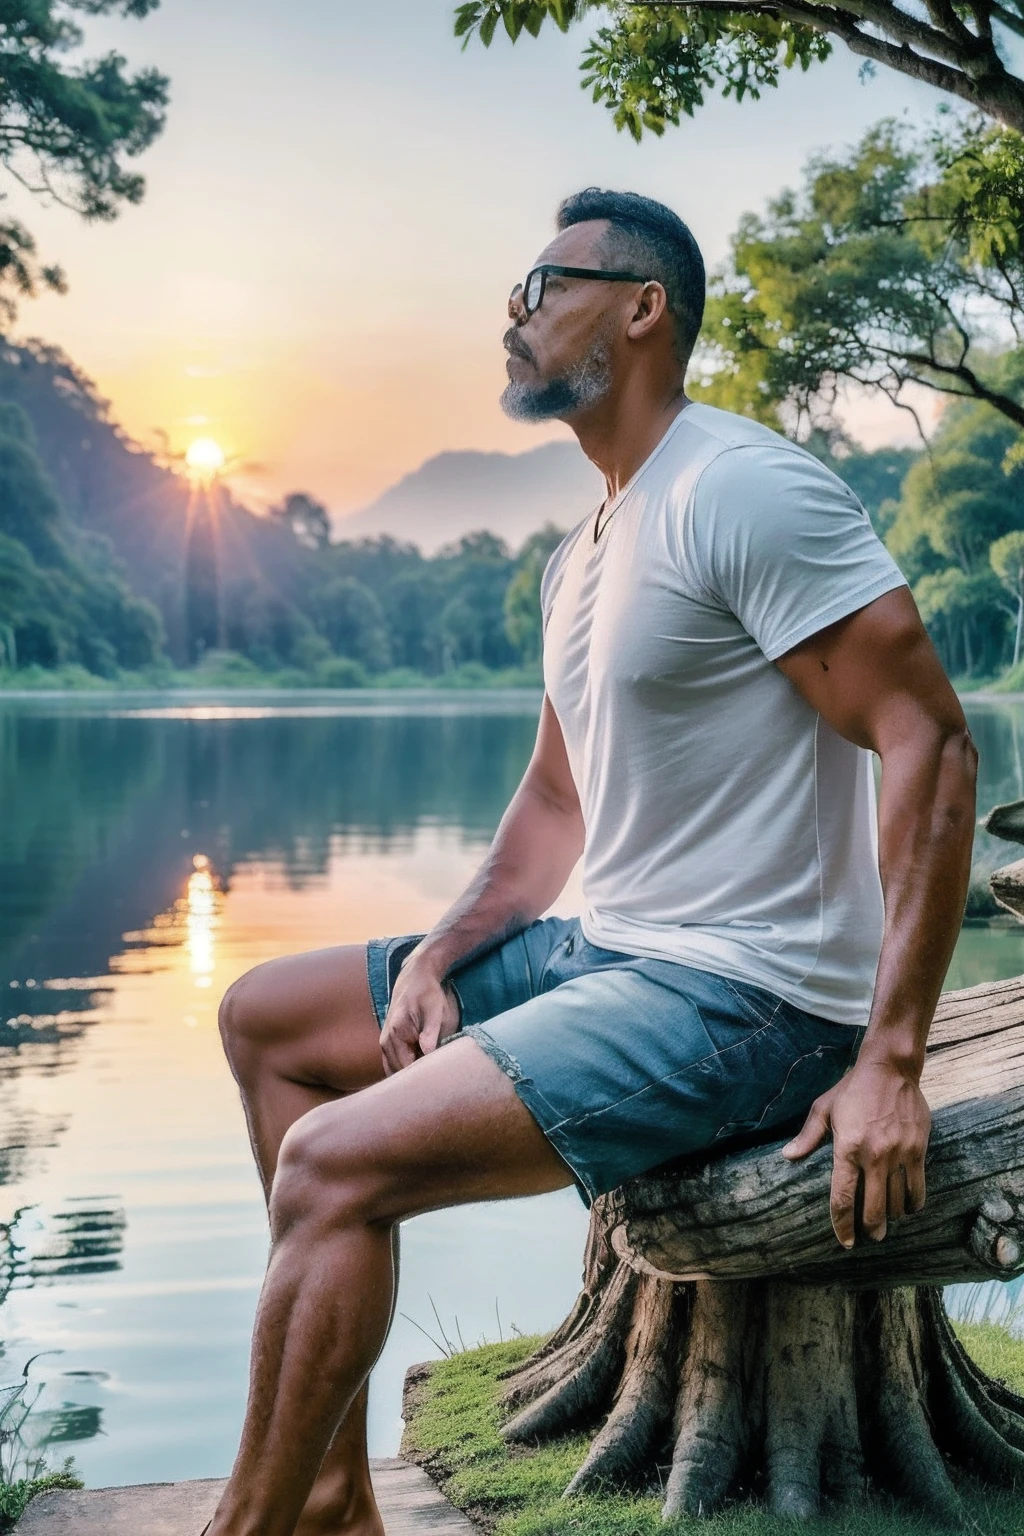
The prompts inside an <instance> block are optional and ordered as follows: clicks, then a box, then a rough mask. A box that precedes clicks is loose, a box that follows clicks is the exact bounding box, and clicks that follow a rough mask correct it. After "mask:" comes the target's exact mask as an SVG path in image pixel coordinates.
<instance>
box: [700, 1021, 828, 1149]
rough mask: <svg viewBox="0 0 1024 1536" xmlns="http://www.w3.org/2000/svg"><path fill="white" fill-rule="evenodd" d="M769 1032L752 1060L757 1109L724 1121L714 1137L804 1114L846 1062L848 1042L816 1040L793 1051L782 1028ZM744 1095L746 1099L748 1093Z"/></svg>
mask: <svg viewBox="0 0 1024 1536" xmlns="http://www.w3.org/2000/svg"><path fill="white" fill-rule="evenodd" d="M771 1033H772V1035H773V1038H772V1040H771V1041H770V1042H768V1041H765V1040H762V1042H761V1050H760V1051H758V1053H757V1058H756V1059H755V1060H754V1061H753V1062H752V1070H753V1071H754V1072H756V1073H757V1077H758V1081H759V1086H760V1089H761V1091H760V1093H759V1095H758V1101H759V1102H758V1110H757V1113H756V1114H748V1115H746V1116H745V1117H743V1118H739V1117H737V1118H736V1119H734V1120H733V1119H730V1120H727V1121H725V1122H724V1123H723V1124H722V1125H721V1126H720V1128H719V1130H718V1131H717V1133H716V1135H715V1138H714V1139H715V1141H720V1140H722V1139H724V1138H726V1137H732V1136H752V1135H757V1134H758V1133H759V1132H764V1131H768V1130H771V1129H773V1128H775V1127H777V1126H781V1125H786V1124H788V1123H789V1122H790V1121H792V1120H795V1119H797V1118H799V1117H801V1116H803V1115H806V1113H807V1111H808V1110H809V1109H810V1107H811V1105H812V1104H813V1103H814V1100H815V1099H816V1098H818V1096H819V1095H820V1094H822V1093H825V1092H826V1091H827V1090H828V1089H829V1088H832V1087H834V1085H835V1084H836V1083H837V1082H838V1081H839V1079H840V1078H841V1077H842V1075H843V1073H844V1072H845V1071H846V1069H847V1068H848V1067H849V1065H850V1061H851V1054H852V1053H851V1046H850V1045H848V1044H846V1043H845V1042H844V1043H838V1042H833V1041H819V1042H818V1043H817V1044H815V1045H809V1046H808V1047H807V1049H805V1050H803V1051H798V1052H797V1053H796V1054H794V1052H793V1047H792V1041H791V1040H789V1039H788V1038H787V1036H786V1034H785V1032H784V1031H783V1030H781V1029H779V1030H777V1031H776V1030H773V1031H772V1032H771ZM852 1033H853V1031H852V1030H851V1034H852ZM744 1098H746V1099H747V1101H748V1103H749V1095H744Z"/></svg>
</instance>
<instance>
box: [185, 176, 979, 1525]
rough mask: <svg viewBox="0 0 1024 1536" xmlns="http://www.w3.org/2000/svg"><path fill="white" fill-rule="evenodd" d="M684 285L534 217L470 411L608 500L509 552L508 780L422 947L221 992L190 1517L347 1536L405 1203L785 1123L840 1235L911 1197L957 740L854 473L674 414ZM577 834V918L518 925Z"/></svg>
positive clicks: (548, 1176)
mask: <svg viewBox="0 0 1024 1536" xmlns="http://www.w3.org/2000/svg"><path fill="white" fill-rule="evenodd" d="M703 302H704V272H703V264H702V262H701V258H700V254H699V251H698V250H697V247H696V245H695V243H694V241H693V238H692V236H691V235H690V233H689V231H688V230H687V228H686V226H685V225H684V224H682V222H681V221H680V220H679V219H678V218H677V217H676V216H675V215H674V214H673V213H671V212H670V210H668V209H667V208H664V207H662V206H661V205H660V204H658V203H653V202H651V201H650V200H648V199H645V198H642V197H638V196H635V195H632V194H616V193H605V192H601V191H599V190H598V189H596V188H591V189H589V190H587V191H585V192H582V193H580V194H579V195H578V196H576V197H573V198H570V199H569V200H568V201H567V202H565V203H564V204H563V205H562V207H561V209H560V210H559V216H558V234H557V235H556V237H555V239H554V240H553V241H552V242H551V243H550V245H549V246H548V247H547V249H546V250H545V251H544V252H543V253H542V254H541V257H540V261H539V263H538V266H537V268H535V269H534V271H533V272H532V273H531V274H530V276H529V278H528V279H527V282H526V283H525V285H523V286H520V287H517V288H516V289H514V290H513V293H512V296H511V298H510V300H509V316H510V319H511V321H512V324H511V326H510V328H509V330H508V332H507V334H506V336H505V346H506V349H507V351H508V353H509V358H508V365H507V366H508V377H509V382H508V387H507V389H506V390H505V393H504V395H503V397H502V402H503V405H504V407H505V409H506V411H507V412H508V413H509V414H510V415H512V416H515V417H518V418H520V419H527V420H542V419H546V418H553V417H557V418H560V419H561V420H563V421H566V422H568V424H569V425H570V426H571V427H572V429H573V430H574V432H575V433H576V435H577V437H578V438H579V441H580V443H581V444H582V446H583V449H584V451H585V452H586V453H587V455H588V456H589V457H590V458H591V459H592V460H593V462H594V463H595V464H596V465H597V466H598V467H599V468H600V469H601V470H602V472H603V473H604V476H605V479H606V482H607V497H606V499H605V501H604V503H603V505H602V507H601V508H600V509H599V510H598V511H597V512H596V513H595V514H593V515H591V516H589V517H588V518H587V519H586V520H585V522H583V523H582V524H580V526H579V527H578V528H577V529H575V530H574V531H573V532H572V533H571V534H570V535H569V536H568V537H567V538H566V539H565V540H564V541H563V543H562V545H561V546H560V547H559V549H558V550H557V551H556V552H555V554H554V556H553V557H552V560H551V562H550V564H549V566H548V569H547V571H546V573H545V579H544V586H543V592H542V606H543V609H544V621H545V661H544V665H545V682H546V695H545V700H544V703H543V707H542V711H541V718H540V726H539V730H538V735H537V743H536V747H535V750H534V754H533V757H532V759H531V761H530V764H529V766H528V768H527V770H526V773H525V775H524V777H523V780H522V783H521V784H520V786H519V788H518V790H517V791H516V794H515V796H514V797H513V799H512V802H511V804H510V805H509V807H508V810H507V811H506V813H505V816H504V818H503V820H502V822H501V825H500V827H499V829H498V831H497V834H496V835H495V838H494V842H493V844H492V846H491V850H490V853H489V855H488V858H487V860H486V861H485V863H484V865H483V867H482V869H481V870H480V872H479V874H478V875H477V877H476V878H475V880H474V881H473V883H472V884H471V886H470V887H469V889H468V890H467V891H466V892H465V893H464V894H463V895H462V896H461V897H460V898H459V899H458V900H457V901H456V902H455V904H454V905H453V906H452V907H451V909H450V910H449V911H448V913H447V914H446V915H445V916H444V917H443V918H442V919H441V921H440V922H439V923H437V924H436V925H435V927H434V928H433V929H432V930H431V932H430V933H429V934H427V935H425V936H415V935H410V936H406V937H404V938H399V939H391V940H377V941H373V942H371V944H370V945H369V946H368V947H367V948H366V949H364V948H363V947H362V946H354V947H349V948H339V949H331V950H324V951H320V952H318V953H316V954H312V955H303V956H298V957H294V958H289V959H285V960H278V961H274V962H271V963H270V964H269V965H265V966H261V967H259V968H257V969H256V970H255V971H253V972H251V973H250V974H249V975H248V976H246V977H243V978H242V980H241V981H240V982H239V983H237V984H236V985H235V986H234V987H233V988H232V989H231V991H230V993H229V994H228V996H227V997H226V999H225V1002H224V1008H223V1015H222V1017H223V1032H224V1039H225V1045H226V1050H227V1054H228V1057H229V1060H230V1062H231V1066H232V1069H233V1071H234V1073H235V1075H236V1077H237V1079H238V1082H239V1084H240V1087H241V1091H242V1096H243V1100H244V1104H245V1110H246V1114H247V1117H248V1123H249V1128H250V1132H251V1137H252V1143H253V1148H254V1152H255V1155H256V1158H257V1161H258V1163H259V1167H260V1171H261V1174H262V1177H263V1182H264V1186H265V1188H266V1191H267V1195H268V1199H269V1205H270V1222H271V1234H272V1240H273V1245H272V1251H271V1257H270V1263H269V1267H268V1271H267V1277H266V1282H265V1285H264V1288H263V1292H262V1296H261V1298H260V1304H259V1311H258V1314H257V1319H256V1330H255V1337H254V1344H253V1355H252V1375H251V1385H250V1397H249V1405H248V1411H247V1414H246V1420H245V1426H244V1431H243V1436H242V1444H241V1449H240V1451H239V1454H238V1459H237V1461H236V1463H235V1467H234V1471H233V1472H232V1475H231V1479H230V1482H229V1484H228V1487H227V1491H226V1492H225V1495H224V1497H223V1500H222V1502H221V1504H220V1507H219V1509H218V1512H217V1515H216V1517H215V1519H214V1521H213V1522H212V1525H211V1528H210V1529H211V1533H212V1536H256V1533H259V1536H292V1533H293V1532H299V1533H301V1536H314V1533H319V1536H342V1533H345V1536H381V1532H382V1530H383V1527H382V1525H381V1523H380V1517H379V1514H378V1512H377V1510H376V1508H375V1505H374V1502H373V1496H372V1493H371V1490H370V1483H369V1475H368V1470H367V1462H366V1442H365V1408H366V1381H367V1377H368V1374H369V1372H370V1369H371V1367H372V1366H373V1364H374V1361H375V1360H376V1358H377V1356H378V1353H379V1351H380V1349H381V1347H382V1345H383V1343H384V1340H385V1337H386V1335H387V1331H388V1327H389V1324H390V1321H391V1316H392V1309H393V1305H394V1293H395V1271H396V1263H397V1245H396V1233H397V1227H398V1223H399V1222H401V1221H402V1220H403V1219H405V1218H406V1217H410V1216H414V1215H416V1214H417V1213H419V1212H423V1211H427V1210H432V1209H437V1208H439V1207H444V1206H448V1205H454V1204H458V1203H461V1202H465V1201H474V1200H492V1199H500V1198H504V1197H509V1196H516V1195H527V1194H537V1193H540V1192H541V1191H544V1190H553V1189H558V1188H560V1187H563V1186H565V1185H568V1184H570V1183H571V1182H575V1183H576V1186H577V1188H578V1189H579V1190H580V1192H581V1194H582V1195H583V1197H584V1199H585V1200H591V1199H592V1198H593V1197H594V1196H595V1195H596V1194H598V1193H600V1192H603V1191H605V1190H607V1189H609V1188H612V1187H614V1186H615V1185H616V1184H618V1183H619V1182H621V1181H622V1179H624V1178H626V1177H628V1176H630V1175H632V1174H636V1173H639V1172H641V1171H643V1170H644V1169H647V1168H650V1167H652V1166H654V1165H656V1164H658V1163H660V1162H662V1161H665V1160H666V1159H668V1158H669V1157H671V1156H673V1155H676V1154H678V1153H682V1152H686V1151H693V1150H696V1149H699V1148H704V1147H710V1146H713V1145H716V1144H718V1145H721V1144H723V1143H725V1142H727V1141H729V1140H731V1139H732V1138H734V1137H737V1136H740V1137H743V1136H747V1135H749V1134H750V1133H753V1132H756V1133H758V1134H760V1135H764V1134H765V1133H767V1132H770V1131H771V1130H772V1129H775V1128H778V1127H781V1126H783V1125H787V1126H792V1125H793V1124H794V1116H796V1117H797V1118H796V1121H795V1124H796V1125H799V1124H800V1122H801V1120H802V1118H803V1116H804V1115H807V1111H808V1108H810V1113H809V1115H807V1119H806V1122H805V1123H804V1125H803V1129H802V1130H800V1131H799V1134H798V1135H797V1136H796V1137H795V1139H794V1140H793V1141H791V1142H790V1143H789V1145H788V1146H787V1147H786V1149H785V1155H787V1156H789V1157H791V1158H798V1157H802V1156H805V1155H806V1154H807V1153H808V1152H810V1151H811V1150H812V1148H814V1147H815V1146H817V1145H818V1144H819V1143H820V1142H821V1141H822V1140H823V1139H824V1137H825V1136H826V1135H827V1134H829V1133H831V1135H832V1138H833V1143H834V1178H833V1185H832V1218H833V1223H834V1226H835V1230H836V1235H837V1238H838V1240H839V1241H840V1242H841V1243H843V1244H845V1245H846V1246H851V1245H852V1244H853V1242H854V1240H855V1236H856V1235H857V1231H856V1229H855V1209H856V1208H857V1205H858V1201H859V1202H860V1205H861V1209H862V1216H861V1221H862V1229H863V1233H864V1234H866V1236H867V1237H868V1238H873V1239H876V1240H877V1239H880V1238H882V1237H883V1236H884V1233H885V1229H886V1222H887V1219H888V1218H891V1217H898V1216H901V1215H904V1214H906V1213H908V1212H912V1211H915V1210H918V1209H919V1208H920V1207H921V1205H922V1204H923V1202H924V1198H925V1185H924V1154H925V1148H926V1143H927V1139H928V1131H929V1115H928V1109H927V1106H926V1104H925V1102H924V1099H923V1097H922V1095H921V1091H920V1088H919V1086H918V1084H919V1078H920V1074H921V1069H922V1063H923V1057H924V1047H925V1037H926V1034H927V1030H928V1026H929V1023H930V1021H931V1018H932V1014H933V1011H934V1008H935V1004H936V1001H937V998H938V995H939V990H940V987H941V984H942V980H943V977H944V975H945V972H946V968H947V965H948V962H949V959H950V955H951V953H952V950H953V946H954V943H955V940H956V937H957V933H958V931H959V926H960V920H961V916H962V912H963V906H964V901H965V899H966V889H967V881H968V875H969V864H970V850H971V842H972V832H973V825H974V782H975V769H976V762H977V754H976V751H975V748H974V744H973V742H972V740H971V738H970V735H969V732H968V730H967V727H966V724H965V721H964V716H963V713H962V711H961V709H960V706H959V703H958V701H957V699H956V696H955V694H954V693H953V690H952V688H951V687H950V684H949V682H948V680H947V678H946V677H945V675H944V673H943V671H942V668H941V666H940V664H939V662H938V659H937V657H936V654H935V651H934V649H933V647H932V645H931V643H930V642H929V640H928V637H927V635H926V633H925V631H924V629H923V627H922V625H921V621H920V618H919V616H918V613H917V610H916V608H915V606H914V603H913V601H912V599H911V597H910V594H909V592H908V590H907V587H906V584H905V582H904V580H903V578H902V576H901V575H900V572H899V570H898V569H897V567H896V566H895V565H894V564H893V562H892V560H891V559H890V557H889V556H888V554H887V553H886V551H885V549H884V548H883V546H882V545H881V544H880V542H879V541H878V539H877V538H876V536H875V535H874V533H873V531H872V529H871V526H870V523H869V522H868V519H867V516H866V514H865V512H864V510H863V508H862V507H861V506H860V503H859V502H858V501H857V500H856V498H855V497H854V496H853V494H852V493H851V492H850V491H849V490H848V489H847V488H846V487H845V486H844V485H843V484H842V482H841V481H839V480H838V479H837V478H836V477H835V476H834V475H832V474H831V473H830V472H829V471H827V470H826V469H824V468H823V467H822V466H821V465H820V464H819V463H818V462H817V461H816V460H815V459H813V458H812V457H811V456H810V455H809V454H807V453H806V452H805V451H804V450H803V449H801V448H799V447H798V446H796V445H795V444H792V443H789V442H787V441H786V440H784V439H782V438H781V437H779V436H777V435H776V434H775V433H772V432H770V431H769V430H768V429H766V428H764V427H761V426H759V425H757V424H756V423H752V422H749V421H747V420H745V419H743V418H740V417H737V416H733V415H731V414H729V413H726V412H722V411H717V410H714V409H712V408H710V407H708V406H705V405H703V404H697V403H693V402H690V401H688V400H687V398H686V395H685V394H684V390H683V377H684V372H685V368H686V363H687V360H688V358H689V355H690V352H691V349H692V347H693V344H694V341H695V339H696V336H697V332H698V329H699V326H700V319H701V314H702V310H703ZM872 751H874V752H876V753H877V754H878V755H879V757H880V758H881V763H882V781H881V798H880V806H879V808H878V813H877V819H876V806H875V798H874V794H875V792H874V779H873V774H872V758H871V752H872ZM581 854H582V856H583V889H584V897H585V911H584V913H583V916H582V919H581V920H580V921H573V922H568V921H564V920H561V919H547V920H541V914H542V913H543V912H544V911H545V909H546V908H547V907H548V906H549V905H550V904H551V903H552V902H553V901H554V899H555V898H556V896H557V895H558V893H559V892H560V891H561V889H562V887H563V885H564V884H565V881H566V879H567V877H568V875H569V873H570V871H571V870H572V868H573V866H574V865H575V863H576V861H577V859H578V858H579V856H580V855H581ZM381 1026H382V1027H381ZM378 1029H380V1033H379V1035H378ZM441 1044H443V1046H444V1049H440V1050H439V1049H437V1047H438V1046H439V1045H441Z"/></svg>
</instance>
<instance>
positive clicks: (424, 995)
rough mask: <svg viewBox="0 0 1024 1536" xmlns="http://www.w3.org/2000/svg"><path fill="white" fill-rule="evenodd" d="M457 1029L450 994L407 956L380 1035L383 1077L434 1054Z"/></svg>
mask: <svg viewBox="0 0 1024 1536" xmlns="http://www.w3.org/2000/svg"><path fill="white" fill-rule="evenodd" d="M458 1027H459V1004H458V1001H457V999H456V997H455V994H454V992H453V991H452V990H451V988H450V987H446V986H445V984H444V982H443V981H442V979H441V978H440V977H439V976H438V975H437V974H436V972H433V971H431V969H430V966H429V964H428V963H427V962H426V961H420V962H418V963H417V960H416V957H415V954H412V955H410V956H409V958H408V960H406V962H405V964H404V965H403V966H402V969H401V970H400V971H399V973H398V978H397V980H396V981H395V988H394V991H393V992H392V994H391V1003H390V1006H389V1007H388V1013H387V1018H386V1019H385V1020H384V1027H383V1029H382V1030H381V1032H380V1049H381V1054H382V1056H383V1057H384V1074H385V1076H386V1077H391V1076H392V1074H393V1073H395V1072H400V1071H401V1070H402V1068H403V1067H407V1066H408V1065H409V1063H410V1062H412V1061H415V1060H416V1058H417V1057H418V1056H426V1055H428V1054H429V1053H430V1052H431V1051H433V1050H436V1049H437V1046H438V1044H439V1043H440V1041H442V1040H446V1039H447V1038H448V1037H449V1036H450V1035H453V1034H454V1033H455V1032H456V1030H457V1029H458Z"/></svg>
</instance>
